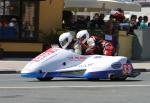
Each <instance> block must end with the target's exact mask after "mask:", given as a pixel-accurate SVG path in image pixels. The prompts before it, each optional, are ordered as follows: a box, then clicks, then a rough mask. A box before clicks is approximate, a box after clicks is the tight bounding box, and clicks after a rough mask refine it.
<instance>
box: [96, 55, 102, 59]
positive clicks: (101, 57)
mask: <svg viewBox="0 0 150 103" xmlns="http://www.w3.org/2000/svg"><path fill="white" fill-rule="evenodd" d="M94 58H95V59H97V58H98V59H99V58H102V56H95V57H94Z"/></svg>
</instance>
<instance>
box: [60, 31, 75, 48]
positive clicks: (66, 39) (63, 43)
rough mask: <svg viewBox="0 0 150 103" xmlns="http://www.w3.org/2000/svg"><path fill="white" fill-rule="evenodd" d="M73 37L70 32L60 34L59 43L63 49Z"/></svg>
mask: <svg viewBox="0 0 150 103" xmlns="http://www.w3.org/2000/svg"><path fill="white" fill-rule="evenodd" d="M72 40H73V37H72V35H71V33H70V32H66V33H63V34H61V35H60V37H59V43H60V45H61V47H62V48H63V49H66V48H67V47H68V46H69V44H70V43H71V42H72Z"/></svg>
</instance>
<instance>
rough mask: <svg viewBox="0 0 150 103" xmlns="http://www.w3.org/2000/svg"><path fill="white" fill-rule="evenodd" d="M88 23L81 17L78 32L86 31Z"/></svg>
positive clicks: (78, 20) (78, 19) (78, 22)
mask: <svg viewBox="0 0 150 103" xmlns="http://www.w3.org/2000/svg"><path fill="white" fill-rule="evenodd" d="M86 28H87V26H86V22H85V19H84V17H83V16H79V17H78V18H77V31H79V30H82V29H86Z"/></svg>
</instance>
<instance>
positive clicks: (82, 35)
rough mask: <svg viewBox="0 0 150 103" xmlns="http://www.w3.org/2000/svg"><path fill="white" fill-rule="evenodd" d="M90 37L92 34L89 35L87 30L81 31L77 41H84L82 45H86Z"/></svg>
mask: <svg viewBox="0 0 150 103" xmlns="http://www.w3.org/2000/svg"><path fill="white" fill-rule="evenodd" d="M89 37H90V34H89V33H88V31H87V30H81V31H79V32H78V33H77V35H76V38H77V39H82V43H85V42H86V41H87V39H88V38H89Z"/></svg>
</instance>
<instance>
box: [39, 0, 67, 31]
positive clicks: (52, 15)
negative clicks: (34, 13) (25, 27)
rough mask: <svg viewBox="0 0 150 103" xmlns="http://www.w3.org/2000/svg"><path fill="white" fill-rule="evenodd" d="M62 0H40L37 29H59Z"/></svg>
mask: <svg viewBox="0 0 150 103" xmlns="http://www.w3.org/2000/svg"><path fill="white" fill-rule="evenodd" d="M63 7H64V0H44V1H41V2H40V16H39V29H40V31H42V32H50V31H51V30H56V29H60V28H61V25H62V12H63Z"/></svg>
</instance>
